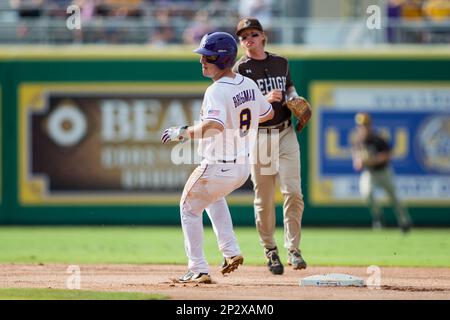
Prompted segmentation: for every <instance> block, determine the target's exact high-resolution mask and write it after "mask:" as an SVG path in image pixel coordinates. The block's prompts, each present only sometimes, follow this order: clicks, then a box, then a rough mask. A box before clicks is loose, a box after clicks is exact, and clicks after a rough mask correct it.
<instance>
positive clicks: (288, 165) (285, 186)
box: [251, 126, 304, 249]
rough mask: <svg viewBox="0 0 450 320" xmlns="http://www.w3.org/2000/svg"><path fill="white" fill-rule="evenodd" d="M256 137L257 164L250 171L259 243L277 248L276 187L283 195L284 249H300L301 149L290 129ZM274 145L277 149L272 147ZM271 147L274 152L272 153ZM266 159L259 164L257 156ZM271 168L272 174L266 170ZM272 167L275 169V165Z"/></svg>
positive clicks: (302, 205)
mask: <svg viewBox="0 0 450 320" xmlns="http://www.w3.org/2000/svg"><path fill="white" fill-rule="evenodd" d="M263 132H264V131H260V133H259V134H258V148H259V150H258V153H259V155H258V161H257V163H256V164H255V165H252V167H251V174H252V182H253V188H254V191H255V200H254V208H255V220H256V228H257V230H258V232H259V236H260V243H261V245H262V246H264V247H265V248H268V249H272V248H274V247H276V245H277V244H276V242H275V237H274V235H275V226H276V220H275V218H276V217H275V203H274V201H275V187H276V185H277V182H279V184H280V189H281V193H282V194H283V198H284V203H283V216H284V219H283V221H284V247H285V248H286V249H299V246H300V231H301V222H302V216H303V209H304V202H303V194H302V188H301V179H300V147H299V144H298V140H297V136H296V134H295V131H294V128H293V127H292V126H290V127H288V128H287V129H285V130H283V131H282V132H280V133H279V135H278V134H272V133H270V134H267V133H263ZM274 143H275V144H277V147H276V146H274ZM274 147H276V148H277V149H275V150H274ZM261 152H262V153H265V154H267V155H268V159H263V160H265V161H262V159H261V155H260V153H261ZM269 160H270V166H272V167H273V168H274V169H275V170H265V169H267V165H264V162H265V163H268V162H269ZM274 164H275V165H274Z"/></svg>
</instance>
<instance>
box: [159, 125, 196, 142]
mask: <svg viewBox="0 0 450 320" xmlns="http://www.w3.org/2000/svg"><path fill="white" fill-rule="evenodd" d="M186 129H187V126H185V127H170V128H168V129H166V130H164V132H163V134H162V136H161V142H162V143H164V144H166V143H167V142H170V141H177V142H179V141H181V142H183V141H185V140H187V139H189V135H188V132H187V130H186Z"/></svg>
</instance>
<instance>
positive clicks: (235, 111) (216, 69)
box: [161, 32, 273, 283]
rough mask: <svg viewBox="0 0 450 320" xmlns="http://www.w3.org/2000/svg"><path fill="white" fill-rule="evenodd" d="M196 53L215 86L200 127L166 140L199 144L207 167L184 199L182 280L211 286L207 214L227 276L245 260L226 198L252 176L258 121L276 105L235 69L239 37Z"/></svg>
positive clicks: (215, 39)
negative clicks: (205, 236) (185, 268)
mask: <svg viewBox="0 0 450 320" xmlns="http://www.w3.org/2000/svg"><path fill="white" fill-rule="evenodd" d="M194 52H196V53H199V54H201V55H202V57H201V59H200V63H201V65H202V72H203V75H204V76H205V77H209V78H212V80H213V81H214V83H213V84H212V85H210V86H209V87H208V89H207V90H206V92H205V96H204V99H203V104H202V108H201V114H200V123H199V124H197V125H195V126H184V127H171V128H168V129H166V130H165V131H164V133H163V135H162V138H161V140H162V142H163V143H167V142H169V141H185V140H186V139H200V140H199V149H198V151H199V154H200V156H201V157H202V159H203V160H202V161H201V164H200V165H199V166H198V167H197V168H196V169H195V170H194V172H193V173H192V174H191V176H190V177H189V179H188V181H187V183H186V185H185V187H184V190H183V194H182V196H181V201H180V213H181V225H182V228H183V234H184V240H185V249H186V255H187V257H188V259H189V263H188V271H187V272H186V274H184V275H183V276H181V277H180V278H179V279H177V281H179V282H195V283H211V277H210V275H209V270H208V263H207V261H206V259H205V256H204V252H203V221H202V215H203V211H204V210H206V213H207V214H208V216H209V218H210V220H211V223H212V226H213V229H214V233H215V234H216V237H217V242H218V246H219V250H220V251H221V252H222V254H223V256H224V263H223V265H222V268H221V272H222V274H227V273H230V272H232V271H234V270H235V269H236V268H237V267H238V266H239V265H241V264H242V263H243V261H244V258H243V256H242V255H241V251H240V248H239V245H238V243H237V240H236V236H235V234H234V231H233V224H232V221H231V215H230V211H229V209H228V205H227V202H226V200H225V196H227V195H228V194H230V193H231V192H232V191H234V190H235V189H237V188H239V187H240V186H241V185H243V184H244V182H245V181H246V180H247V178H248V177H249V174H250V165H249V161H248V158H249V154H250V152H251V151H252V150H253V147H254V145H255V142H256V131H257V129H258V123H259V122H263V121H267V120H269V119H271V118H272V117H273V109H272V106H271V104H270V103H268V102H267V100H266V99H265V98H264V96H263V95H262V93H261V91H260V90H259V89H258V87H257V85H256V84H255V82H253V81H252V80H251V79H249V78H246V77H244V76H242V75H239V74H236V73H234V72H233V71H231V67H232V66H233V64H234V61H235V59H236V54H237V44H236V41H235V40H234V38H233V36H231V35H230V34H228V33H225V32H213V33H208V34H206V35H205V36H204V37H203V38H202V41H201V43H200V47H199V48H198V49H196V50H195V51H194Z"/></svg>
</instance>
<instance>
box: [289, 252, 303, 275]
mask: <svg viewBox="0 0 450 320" xmlns="http://www.w3.org/2000/svg"><path fill="white" fill-rule="evenodd" d="M288 264H289V265H290V266H293V267H294V270H301V269H306V261H305V260H304V259H303V257H302V254H301V253H300V250H298V249H296V250H289V252H288Z"/></svg>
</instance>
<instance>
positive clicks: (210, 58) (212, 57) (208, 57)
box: [203, 55, 219, 63]
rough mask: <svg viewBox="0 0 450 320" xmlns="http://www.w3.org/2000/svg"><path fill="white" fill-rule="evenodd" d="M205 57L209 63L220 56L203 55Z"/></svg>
mask: <svg viewBox="0 0 450 320" xmlns="http://www.w3.org/2000/svg"><path fill="white" fill-rule="evenodd" d="M203 57H204V58H205V60H206V62H208V63H214V62H216V61H217V59H219V56H205V55H203Z"/></svg>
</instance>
